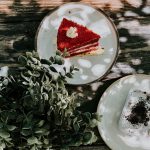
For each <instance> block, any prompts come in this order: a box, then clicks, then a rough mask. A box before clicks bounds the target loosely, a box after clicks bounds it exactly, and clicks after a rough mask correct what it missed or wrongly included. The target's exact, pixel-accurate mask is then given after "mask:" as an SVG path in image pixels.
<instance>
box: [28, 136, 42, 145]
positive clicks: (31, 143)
mask: <svg viewBox="0 0 150 150" xmlns="http://www.w3.org/2000/svg"><path fill="white" fill-rule="evenodd" d="M27 142H28V144H29V145H33V144H38V143H39V142H38V139H37V138H36V137H34V136H33V137H30V138H28V140H27Z"/></svg>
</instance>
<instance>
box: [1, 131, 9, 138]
mask: <svg viewBox="0 0 150 150" xmlns="http://www.w3.org/2000/svg"><path fill="white" fill-rule="evenodd" d="M0 137H2V138H4V139H6V138H9V137H10V134H9V133H8V132H6V131H4V130H3V129H0Z"/></svg>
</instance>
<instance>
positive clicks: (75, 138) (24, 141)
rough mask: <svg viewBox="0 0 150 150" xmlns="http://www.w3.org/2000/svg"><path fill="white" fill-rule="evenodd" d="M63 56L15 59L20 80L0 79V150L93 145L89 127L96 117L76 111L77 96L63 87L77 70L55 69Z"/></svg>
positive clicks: (61, 61) (92, 136) (27, 55)
mask: <svg viewBox="0 0 150 150" xmlns="http://www.w3.org/2000/svg"><path fill="white" fill-rule="evenodd" d="M62 56H63V54H61V53H60V52H56V56H54V57H50V59H49V60H46V59H40V58H39V56H38V55H37V53H36V52H33V53H31V52H27V53H26V56H20V57H19V61H20V63H21V64H22V65H23V66H24V70H23V71H22V72H21V73H20V74H19V75H17V76H15V77H13V76H9V77H0V150H3V149H8V148H9V149H14V148H15V149H19V150H27V149H31V150H43V149H45V150H46V149H50V148H53V147H55V146H60V147H61V148H68V147H69V146H79V145H81V144H83V145H87V144H92V143H93V142H95V141H96V140H97V137H96V135H95V134H94V132H93V131H92V128H94V127H95V126H96V125H97V120H99V117H98V116H97V115H96V114H91V113H89V112H84V113H82V112H80V111H78V110H77V108H78V107H79V106H80V103H79V102H78V95H77V94H76V93H72V94H70V93H68V90H67V89H66V87H65V84H66V83H67V81H66V79H67V78H72V77H73V74H74V72H75V71H78V69H77V68H76V67H74V66H71V67H70V69H69V71H67V70H66V68H65V67H63V69H62V71H58V70H57V67H55V65H60V66H62V65H63V64H64V59H63V57H62ZM16 137H17V138H16Z"/></svg>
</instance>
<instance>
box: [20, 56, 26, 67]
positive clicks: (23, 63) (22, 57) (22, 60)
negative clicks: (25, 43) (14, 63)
mask: <svg viewBox="0 0 150 150" xmlns="http://www.w3.org/2000/svg"><path fill="white" fill-rule="evenodd" d="M18 61H19V62H20V63H21V64H22V65H25V64H26V63H27V58H26V57H24V56H22V55H21V56H19V58H18Z"/></svg>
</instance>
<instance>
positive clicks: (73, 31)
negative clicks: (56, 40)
mask: <svg viewBox="0 0 150 150" xmlns="http://www.w3.org/2000/svg"><path fill="white" fill-rule="evenodd" d="M66 36H67V37H69V38H75V37H77V36H78V33H77V28H76V27H70V28H69V29H68V30H67V32H66Z"/></svg>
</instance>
